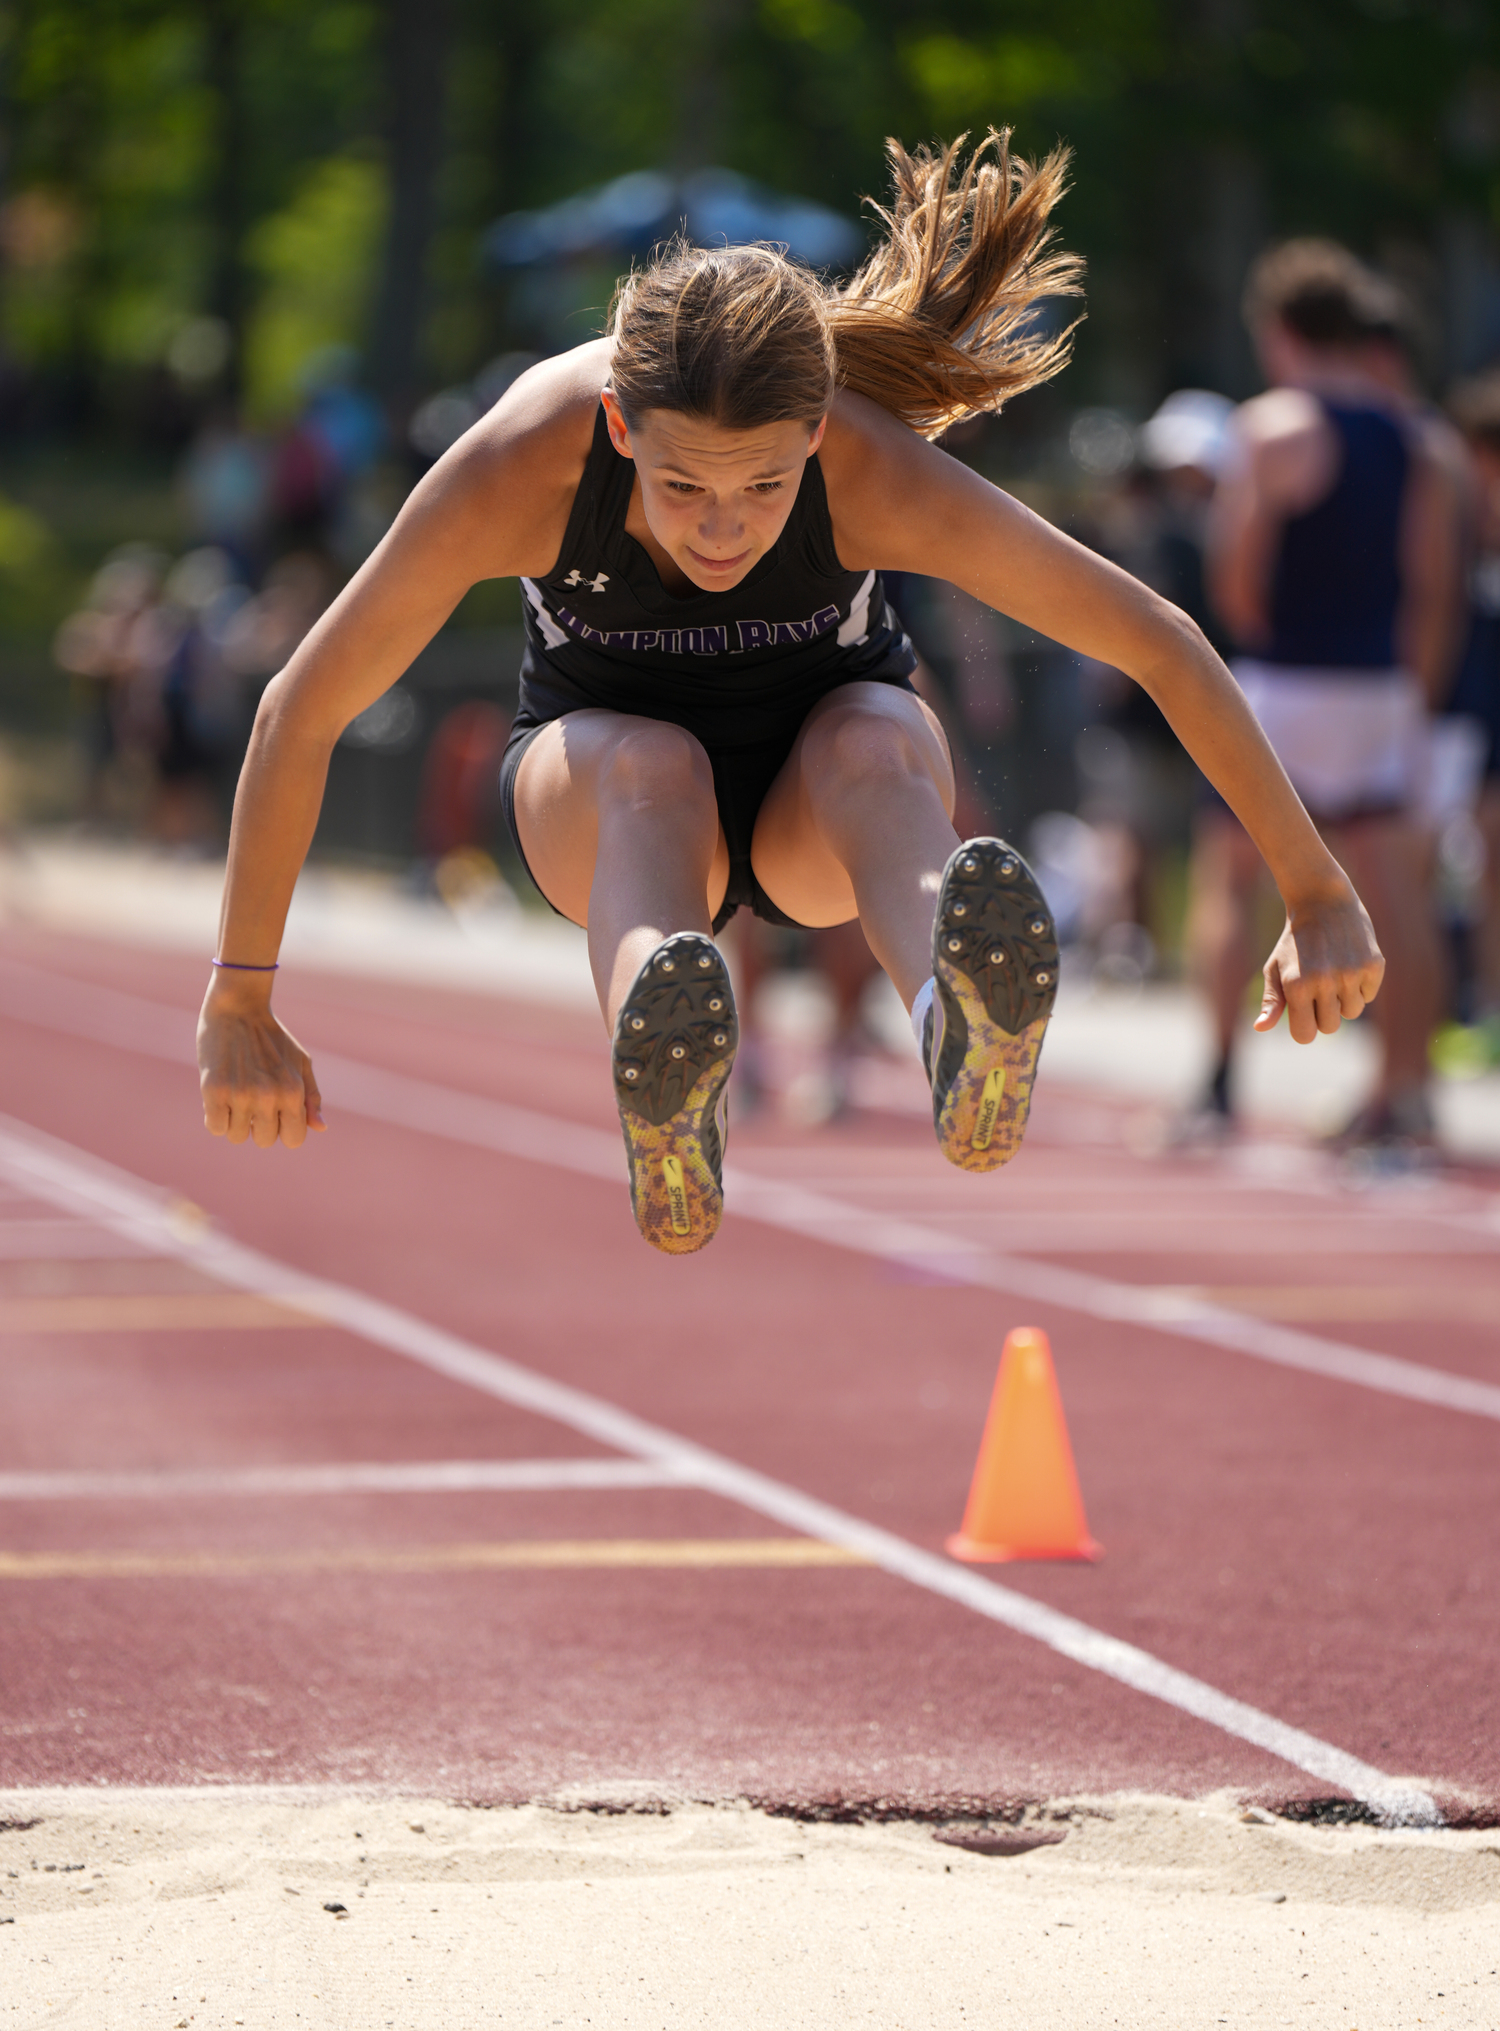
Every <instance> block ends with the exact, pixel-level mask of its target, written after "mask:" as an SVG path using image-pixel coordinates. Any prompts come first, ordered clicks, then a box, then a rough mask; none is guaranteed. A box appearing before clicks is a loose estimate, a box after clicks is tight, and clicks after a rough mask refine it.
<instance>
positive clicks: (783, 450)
mask: <svg viewBox="0 0 1500 2031" xmlns="http://www.w3.org/2000/svg"><path fill="white" fill-rule="evenodd" d="M604 407H605V413H606V415H607V416H608V419H609V435H610V442H611V443H612V444H613V445H614V447H615V450H616V451H617V452H619V453H620V455H621V457H622V458H629V459H634V461H635V469H636V474H637V476H638V478H639V480H640V487H641V507H642V509H643V511H644V513H645V517H646V524H647V527H648V528H649V529H650V531H651V534H652V535H653V536H654V537H655V538H656V540H657V542H658V543H659V544H660V545H661V547H662V549H663V550H665V551H666V552H667V554H668V556H669V557H670V558H671V559H672V561H673V563H674V564H676V565H677V567H678V569H679V570H680V571H681V572H682V573H683V575H684V577H686V578H688V579H690V580H691V581H692V583H693V584H694V585H696V586H699V587H700V588H701V589H702V590H703V591H704V592H725V591H727V590H728V589H729V588H730V587H731V586H735V585H738V584H739V582H740V580H741V579H742V578H744V577H745V576H746V575H747V573H749V572H750V571H752V570H753V569H754V567H755V566H756V565H757V564H758V563H759V562H760V560H761V558H762V557H764V556H765V554H766V552H767V551H768V550H769V549H770V548H771V546H772V545H773V544H774V543H775V541H776V539H777V537H778V536H779V535H780V534H781V532H782V530H783V529H784V528H785V527H786V520H787V517H788V515H790V514H791V512H792V503H793V502H794V501H795V500H796V498H797V488H798V486H799V485H800V484H801V481H802V468H803V467H804V466H805V465H806V464H807V461H808V460H809V459H810V458H811V457H812V455H813V453H814V452H815V451H816V450H817V448H818V446H819V445H820V444H821V443H822V442H823V430H824V426H825V424H826V421H827V419H826V418H824V419H823V420H822V421H820V422H819V424H818V425H817V428H816V429H814V430H812V431H809V429H808V427H807V425H806V424H805V423H767V424H764V425H763V426H762V427H760V428H759V429H756V430H725V429H723V428H722V427H721V426H720V425H719V424H717V423H705V422H702V421H701V420H700V419H699V418H698V417H696V416H681V415H678V414H677V413H676V412H675V411H673V410H669V409H652V410H650V411H648V413H647V414H646V415H645V416H643V417H642V418H641V420H640V424H639V426H638V428H636V429H635V430H631V429H630V428H629V427H628V426H627V424H626V422H625V418H624V416H623V415H622V414H621V411H620V405H619V403H618V402H616V400H615V398H614V396H613V394H612V393H611V392H610V391H609V390H608V389H606V390H605V394H604Z"/></svg>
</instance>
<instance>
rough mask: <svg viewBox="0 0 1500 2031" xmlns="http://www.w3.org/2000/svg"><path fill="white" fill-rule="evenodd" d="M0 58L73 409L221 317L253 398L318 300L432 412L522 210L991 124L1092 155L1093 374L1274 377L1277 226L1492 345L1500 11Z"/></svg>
mask: <svg viewBox="0 0 1500 2031" xmlns="http://www.w3.org/2000/svg"><path fill="white" fill-rule="evenodd" d="M0 80H3V83H0V137H3V131H4V128H5V125H6V121H7V117H8V123H9V132H10V145H9V156H8V167H0V176H3V177H5V178H7V179H8V180H7V181H5V182H4V184H3V185H0V262H3V264H4V286H3V288H0V344H3V346H4V348H5V350H6V351H7V353H8V354H9V355H10V356H11V357H12V358H13V359H14V360H15V361H17V362H18V363H19V364H20V367H21V369H22V370H23V371H24V373H25V374H26V375H27V376H28V377H29V385H30V386H31V388H32V390H33V409H34V413H37V414H43V413H45V414H50V415H51V416H52V418H53V419H54V421H58V422H60V421H61V420H62V419H63V418H64V417H65V416H71V417H72V418H73V419H74V422H75V425H77V426H80V427H81V426H82V425H83V424H84V423H85V422H86V421H87V420H88V419H89V418H97V417H98V416H100V415H101V414H108V413H113V412H123V411H127V410H130V409H131V405H132V404H134V413H137V414H144V413H145V412H144V410H143V409H142V401H143V397H142V394H141V391H142V390H143V389H145V388H146V387H147V386H148V385H154V383H153V381H152V377H153V376H154V377H156V381H158V382H159V381H160V380H161V378H162V376H164V375H166V376H168V377H175V379H176V382H177V383H179V384H180V391H181V394H182V397H183V399H185V400H187V401H189V402H200V403H201V402H202V401H203V400H205V399H207V397H208V395H209V394H210V393H212V390H213V377H212V376H209V375H206V374H205V372H204V369H205V366H206V364H207V363H208V362H209V361H210V360H211V359H212V357H213V355H214V341H213V330H214V329H215V328H217V329H219V331H220V333H221V338H220V352H221V356H222V357H221V371H222V375H223V376H224V377H225V381H226V382H227V384H228V385H229V386H230V387H233V385H234V383H235V381H236V380H237V378H238V377H239V375H240V373H241V367H240V361H241V360H242V359H243V360H244V361H245V363H246V364H245V369H244V371H247V372H248V373H249V374H250V375H251V384H252V387H254V386H255V385H256V384H255V380H254V377H255V374H256V372H257V371H261V370H260V369H257V368H256V367H255V366H254V365H253V362H254V361H255V360H256V359H260V360H262V361H264V359H265V358H266V357H267V356H268V349H269V353H270V354H274V355H275V356H276V357H277V358H281V357H282V356H283V354H284V353H285V352H286V351H287V350H288V349H289V348H291V346H292V345H293V343H294V327H295V326H296V325H297V322H298V315H297V313H296V304H295V301H294V299H295V298H296V297H297V295H298V293H299V292H302V293H303V294H304V295H305V296H306V297H307V299H308V308H307V312H306V314H305V315H304V316H303V317H302V323H303V325H304V326H305V327H306V333H307V340H308V343H312V341H313V333H314V328H316V330H317V331H318V332H323V333H326V332H327V330H328V329H329V328H330V326H331V325H334V324H336V325H338V327H339V332H338V335H339V336H340V337H343V338H363V339H365V340H366V342H367V345H368V355H367V368H368V372H369V374H370V376H371V378H372V381H373V383H374V384H375V385H376V386H377V387H378V388H379V389H380V390H381V391H382V392H384V393H385V394H386V395H387V396H388V397H389V398H390V399H392V400H393V401H395V402H396V403H397V404H398V405H404V404H406V403H408V402H409V401H410V400H411V399H412V397H413V396H414V395H416V394H417V393H419V392H422V391H423V390H424V384H425V382H426V381H427V379H428V378H429V377H430V376H431V375H433V374H442V375H443V376H445V377H449V378H454V377H459V376H462V375H463V374H465V373H467V372H471V371H472V370H473V369H474V368H475V367H476V366H477V365H478V364H479V363H480V362H481V361H482V360H483V359H484V357H486V355H487V354H488V353H490V352H492V351H494V350H497V349H499V348H500V347H501V346H503V345H504V344H505V343H507V342H508V341H510V342H513V341H514V339H515V337H516V336H517V327H516V326H515V325H512V327H511V329H510V330H509V331H507V329H506V326H505V314H506V313H505V311H504V306H503V304H502V303H501V301H500V299H499V298H498V297H497V296H496V295H495V294H494V293H493V292H492V291H491V289H490V285H488V284H487V283H486V282H485V280H484V279H483V277H482V276H481V274H480V273H479V271H478V267H477V264H476V262H475V259H474V255H473V249H474V247H475V245H476V244H477V239H478V233H479V230H480V228H481V227H482V226H483V224H484V223H485V222H486V219H487V218H488V217H493V216H494V215H495V214H496V213H498V212H499V211H502V210H509V209H513V208H516V207H520V206H525V205H536V204H545V203H548V202H551V201H552V200H554V199H556V198H558V197H560V196H565V195H567V194H568V193H569V192H570V191H574V190H578V189H581V188H584V187H586V186H588V185H591V184H594V183H598V182H601V181H603V180H604V179H606V178H608V177H611V176H615V175H619V174H620V173H621V172H623V171H626V170H631V169H643V168H648V167H655V166H659V165H661V164H664V163H665V164H672V163H676V164H678V165H682V164H687V163H705V162H709V161H713V162H719V163H723V164H725V165H726V166H728V167H730V168H733V169H738V170H741V171H744V172H746V173H747V174H750V175H752V176H755V177H758V178H760V179H762V180H764V181H765V182H767V183H770V184H772V185H774V186H777V187H779V188H781V189H785V190H797V191H802V192H805V193H806V194H807V195H809V196H811V197H815V198H818V199H820V200H822V201H823V202H825V203H831V204H834V205H836V206H838V207H840V208H841V209H845V210H852V209H853V207H854V205H855V203H856V201H857V197H858V194H859V193H860V192H862V191H874V192H877V193H878V192H879V191H880V189H881V187H882V184H883V171H882V166H881V143H882V139H883V137H884V136H885V135H886V134H888V133H897V134H900V135H902V136H903V137H905V138H906V139H908V140H917V139H921V138H923V137H932V136H934V135H948V134H951V133H953V132H954V131H956V130H958V129H960V128H963V127H970V128H975V127H981V126H983V125H984V124H986V123H987V122H989V121H992V120H993V121H996V122H1006V121H1012V122H1014V123H1015V126H1016V129H1017V141H1018V145H1020V146H1021V147H1022V148H1023V149H1024V150H1026V151H1027V152H1032V153H1035V152H1040V151H1042V150H1045V149H1046V148H1047V147H1049V146H1050V145H1051V144H1052V143H1053V142H1054V141H1055V140H1057V139H1058V138H1062V139H1065V140H1067V141H1068V142H1070V143H1071V144H1072V145H1073V147H1074V149H1075V151H1076V171H1075V175H1076V185H1075V189H1074V192H1073V194H1072V195H1071V196H1070V198H1069V200H1068V202H1067V205H1066V207H1065V211H1064V216H1063V219H1062V229H1063V232H1064V234H1065V236H1066V237H1067V239H1068V240H1069V242H1070V243H1071V244H1073V245H1075V246H1077V247H1078V248H1079V249H1080V250H1081V251H1082V252H1084V253H1085V254H1086V255H1087V256H1088V257H1089V260H1090V263H1091V270H1092V281H1091V300H1090V319H1089V323H1088V325H1087V326H1086V327H1085V331H1084V334H1083V338H1082V342H1081V345H1080V356H1079V365H1078V368H1077V370H1076V371H1075V373H1074V374H1073V376H1071V377H1070V380H1069V382H1068V384H1067V390H1068V394H1069V396H1070V397H1071V398H1072V399H1075V400H1078V399H1085V398H1093V399H1099V398H1103V399H1109V400H1118V401H1122V402H1126V403H1129V404H1134V405H1142V406H1143V405H1145V404H1148V403H1151V402H1154V401H1155V400H1156V399H1157V397H1158V396H1159V395H1160V394H1161V393H1162V392H1163V390H1164V389H1165V388H1166V387H1167V386H1169V385H1171V384H1173V383H1175V382H1181V381H1184V380H1207V381H1210V382H1215V383H1217V384H1219V385H1221V386H1226V387H1228V388H1230V389H1231V390H1233V391H1235V392H1238V391H1239V390H1240V389H1242V388H1244V387H1245V386H1247V385H1248V384H1249V379H1250V374H1251V366H1250V361H1249V358H1248V354H1247V352H1246V349H1245V346H1244V341H1243V337H1242V334H1241V333H1240V330H1239V322H1238V305H1237V297H1238V292H1239V288H1240V283H1241V278H1242V275H1243V271H1244V267H1245V265H1246V263H1247V261H1248V259H1249V257H1250V255H1251V254H1252V252H1253V250H1254V248H1255V246H1256V245H1257V244H1258V243H1259V242H1260V241H1261V239H1262V238H1263V237H1265V236H1266V235H1268V234H1271V233H1282V232H1287V231H1310V230H1318V231H1327V232H1332V233H1335V234H1338V235H1340V236H1342V237H1345V238H1347V239H1349V240H1350V241H1352V242H1353V243H1354V244H1355V245H1357V246H1359V247H1360V248H1362V249H1363V250H1364V251H1366V252H1368V253H1372V254H1374V255H1376V256H1378V257H1380V258H1382V259H1384V260H1385V261H1387V263H1388V264H1389V265H1391V266H1392V267H1393V268H1394V269H1396V270H1397V271H1398V272H1399V273H1400V274H1401V275H1402V276H1403V278H1404V279H1405V280H1406V281H1407V283H1408V286H1409V287H1410V288H1411V289H1413V291H1414V292H1415V293H1416V295H1417V296H1418V297H1419V298H1420V300H1421V301H1422V303H1423V306H1424V309H1425V310H1426V311H1427V313H1428V314H1429V316H1430V318H1431V322H1432V327H1433V366H1434V369H1435V370H1436V371H1438V372H1448V371H1451V370H1453V369H1455V368H1458V367H1466V366H1470V365H1473V364H1475V363H1476V362H1477V360H1478V359H1479V358H1480V357H1481V356H1483V355H1486V354H1488V353H1493V352H1495V351H1497V350H1500V266H1497V261H1496V235H1497V229H1500V8H1497V7H1496V5H1495V4H1494V0H1442V4H1441V5H1439V4H1434V0H552V5H551V6H550V7H549V8H547V9H545V10H541V9H535V8H522V7H519V6H517V5H516V4H515V0H317V4H316V5H313V6H308V5H307V4H306V0H0ZM7 105H8V107H9V114H8V116H7V113H6V110H5V108H6V106H7ZM356 191H357V192H358V193H359V195H358V196H356V194H355V193H356ZM339 193H342V195H341V196H340V195H339ZM356 215H357V217H358V219H359V220H362V221H363V222H364V223H363V224H361V225H359V226H358V228H357V229H355V227H354V226H353V225H352V224H351V222H352V221H353V220H354V219H355V217H356ZM292 219H295V220H297V221H299V222H300V224H299V225H298V227H297V231H296V232H294V231H293V229H292V227H291V226H290V225H287V224H286V222H287V221H288V220H292ZM320 220H321V224H319V223H318V222H319V221H320ZM276 221H281V222H283V223H282V225H280V226H278V225H277V224H276V223H275V222H276ZM350 232H352V233H353V239H352V241H350V242H348V243H347V244H345V245H343V246H338V245H335V239H336V236H337V235H338V234H340V233H346V234H347V233H350ZM372 232H373V233H374V235H375V238H374V240H373V241H372V240H371V233H372ZM298 233H300V234H301V236H302V239H301V242H300V244H301V245H302V248H303V251H302V253H300V254H298V255H297V257H296V259H295V260H293V259H292V257H291V254H290V252H289V248H290V245H291V242H292V241H295V240H296V239H297V234H298ZM319 233H321V234H322V235H323V238H322V241H321V243H320V244H321V245H322V248H323V253H322V254H321V255H316V254H314V253H313V252H312V251H311V249H312V248H313V246H314V244H315V243H318V235H319ZM309 235H310V236H311V237H310V238H309ZM277 247H280V249H281V253H280V254H276V253H275V252H274V250H275V249H276V248H277ZM283 255H284V256H285V257H286V258H285V259H283V258H282V256H283ZM320 262H323V263H326V265H327V266H328V270H329V273H328V278H327V280H328V286H327V288H326V289H324V290H323V295H322V299H321V302H322V308H318V303H317V301H316V300H315V299H318V290H319V282H318V276H317V270H318V267H319V264H320ZM288 264H290V265H288ZM299 264H300V266H299ZM356 269H358V273H356V272H355V270H356ZM299 275H300V276H301V278H302V279H301V280H298V279H297V277H298V276H299ZM606 287H607V278H601V279H600V282H599V285H598V288H597V289H595V288H594V285H593V284H590V289H591V290H593V295H598V296H600V297H602V295H603V294H604V293H605V291H606ZM593 295H590V297H589V301H590V302H592V301H593ZM335 297H337V298H338V302H339V304H340V305H341V306H342V307H341V308H339V309H338V310H337V312H336V314H335V310H334V308H333V307H332V306H333V299H334V298H335ZM521 308H524V306H521ZM517 315H519V310H518V311H517ZM351 319H352V320H353V323H352V324H351V323H350V320H351ZM195 320H196V321H197V322H196V324H195ZM190 326H191V327H193V329H192V331H191V332H189V331H188V328H189V327H190ZM270 327H275V328H276V329H278V330H279V331H280V333H281V337H280V338H279V339H277V341H276V343H275V345H272V344H271V342H270V340H269V339H268V338H267V337H266V332H267V330H268V329H269V328H270ZM574 328H575V326H570V327H569V329H570V330H572V329H574ZM586 328H587V324H586V321H585V320H579V321H577V323H576V329H577V330H578V333H579V335H580V336H581V335H582V333H583V331H584V330H585V329H586ZM184 333H187V334H188V335H187V336H183V334H184ZM226 342H227V346H226ZM320 342H321V341H320ZM278 348H279V349H280V350H279V351H278ZM267 371H269V370H267ZM271 382H272V384H274V386H275V387H277V388H280V389H282V390H284V389H285V387H286V385H287V380H286V372H285V371H284V370H283V368H282V367H277V368H276V369H275V372H274V373H273V374H272V375H271ZM221 385H222V383H221ZM277 399H283V397H281V396H278V398H277Z"/></svg>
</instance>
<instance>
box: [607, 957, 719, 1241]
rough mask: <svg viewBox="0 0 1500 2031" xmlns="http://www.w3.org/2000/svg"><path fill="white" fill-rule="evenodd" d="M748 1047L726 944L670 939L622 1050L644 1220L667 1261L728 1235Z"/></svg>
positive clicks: (634, 1001) (621, 1102) (637, 1198)
mask: <svg viewBox="0 0 1500 2031" xmlns="http://www.w3.org/2000/svg"><path fill="white" fill-rule="evenodd" d="M738 1042H739V1023H738V1021H737V1019H736V1016H735V1008H734V993H733V990H732V989H731V987H730V985H729V974H728V972H727V970H726V969H725V965H724V960H723V957H722V955H721V954H720V952H719V949H718V947H717V946H716V945H715V944H714V943H713V941H712V939H710V938H707V937H705V936H703V934H702V933H700V932H697V931H679V932H678V933H676V934H675V936H673V937H671V938H668V939H665V940H664V941H663V942H662V944H660V945H658V946H657V948H656V950H655V951H654V952H653V953H652V954H651V957H650V958H649V959H648V960H647V961H646V963H645V965H644V966H643V967H642V968H641V970H640V972H639V973H638V974H637V975H636V977H635V979H634V981H633V982H632V983H631V988H630V992H629V994H627V995H626V997H625V1001H624V1005H623V1006H622V1007H621V1010H620V1014H619V1019H618V1020H617V1022H616V1024H615V1037H614V1052H613V1066H614V1082H615V1100H616V1102H617V1104H618V1106H619V1110H620V1127H621V1129H622V1130H623V1131H624V1135H625V1151H626V1155H627V1157H628V1159H629V1163H630V1203H631V1206H632V1209H633V1210H634V1213H635V1223H636V1226H637V1227H639V1229H640V1230H641V1233H642V1235H643V1236H644V1237H645V1239H646V1240H647V1241H649V1242H650V1243H651V1246H652V1247H653V1248H658V1249H660V1250H661V1252H662V1253H663V1254H664V1255H692V1254H694V1253H695V1252H696V1251H697V1250H698V1249H700V1248H702V1247H704V1246H705V1244H706V1243H708V1242H710V1241H712V1239H713V1237H714V1235H715V1234H716V1233H717V1231H718V1227H719V1221H720V1218H721V1216H722V1214H723V1211H724V1189H723V1166H724V1123H723V1115H722V1101H723V1096H724V1088H725V1085H726V1084H727V1082H728V1079H729V1073H730V1069H731V1067H732V1066H733V1064H734V1052H735V1046H736V1044H737V1043H738Z"/></svg>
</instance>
